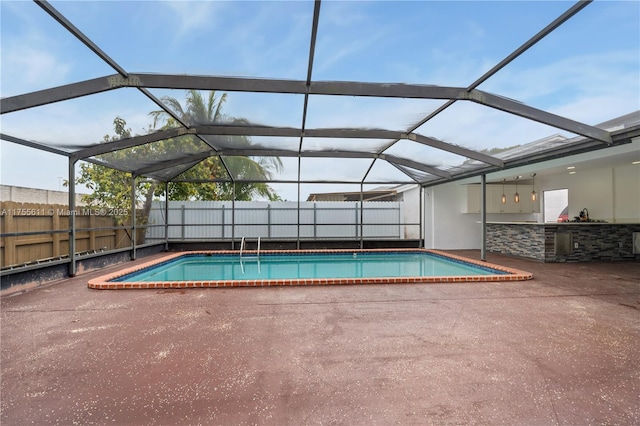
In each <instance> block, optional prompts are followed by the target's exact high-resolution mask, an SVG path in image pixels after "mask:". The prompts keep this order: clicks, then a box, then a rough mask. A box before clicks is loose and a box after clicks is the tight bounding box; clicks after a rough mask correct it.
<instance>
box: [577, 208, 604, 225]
mask: <svg viewBox="0 0 640 426" xmlns="http://www.w3.org/2000/svg"><path fill="white" fill-rule="evenodd" d="M571 222H591V223H607V221H606V220H594V219H589V210H587V208H586V207H585V208H584V209H582V211H581V212H580V215H579V216H574V217H573V220H572V221H571Z"/></svg>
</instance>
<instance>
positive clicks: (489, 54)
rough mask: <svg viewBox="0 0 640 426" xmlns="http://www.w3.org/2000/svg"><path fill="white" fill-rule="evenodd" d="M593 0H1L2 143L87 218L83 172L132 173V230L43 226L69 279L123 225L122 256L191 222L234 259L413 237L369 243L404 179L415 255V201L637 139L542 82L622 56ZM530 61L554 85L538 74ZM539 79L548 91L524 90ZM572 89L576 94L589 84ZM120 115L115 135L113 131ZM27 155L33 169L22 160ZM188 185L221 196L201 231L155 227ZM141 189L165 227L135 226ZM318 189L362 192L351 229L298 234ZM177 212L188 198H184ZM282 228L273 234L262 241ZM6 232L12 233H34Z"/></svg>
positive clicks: (128, 222) (306, 225) (623, 104)
mask: <svg viewBox="0 0 640 426" xmlns="http://www.w3.org/2000/svg"><path fill="white" fill-rule="evenodd" d="M9 3H11V4H9ZM603 3H604V4H598V2H594V3H591V2H589V1H579V2H577V3H567V2H453V3H451V2H353V3H351V2H322V1H320V0H318V1H314V2H311V1H308V2H307V1H304V2H239V3H234V2H194V3H191V2H181V3H180V4H173V3H168V2H91V3H81V2H51V3H49V2H46V1H36V2H29V3H24V2H16V3H13V2H3V4H2V8H3V10H2V15H3V18H2V19H3V30H2V31H3V46H2V50H3V83H2V96H3V98H2V102H1V113H2V134H1V138H2V141H3V149H5V148H4V147H5V146H8V145H12V146H13V145H18V146H21V147H27V148H32V149H36V150H41V151H45V152H47V153H50V154H54V155H57V156H61V157H66V158H67V159H68V175H67V176H65V179H66V180H67V181H68V182H69V206H68V208H69V211H71V212H75V211H77V210H78V209H79V207H78V206H76V197H75V194H76V192H77V188H76V183H75V182H76V179H77V178H78V173H79V172H78V167H79V165H80V164H89V165H97V166H106V167H108V168H110V169H115V170H118V171H120V172H123V173H127V174H128V175H127V176H129V179H130V183H131V186H130V194H128V196H129V199H130V210H131V212H129V216H128V217H123V218H122V219H121V221H120V222H118V223H114V225H113V226H112V227H110V226H106V225H96V223H95V222H91V221H87V222H86V223H83V225H82V226H81V227H78V222H77V220H78V218H77V217H76V215H75V214H73V213H72V214H69V215H62V216H65V219H64V221H65V222H64V226H65V227H67V228H64V227H63V229H56V230H54V231H49V232H48V234H60V235H63V236H64V238H67V236H68V240H67V241H68V246H65V248H64V249H62V250H60V251H59V254H60V256H59V257H60V258H59V260H57V261H59V262H64V263H69V264H70V274H71V275H74V274H75V273H76V261H77V259H78V258H79V256H80V257H82V253H81V252H85V251H86V253H84V255H85V256H90V255H94V254H95V253H89V251H92V250H83V249H82V248H80V249H79V247H78V246H77V239H78V235H79V234H80V233H86V234H87V235H89V234H90V233H91V232H94V233H95V232H100V231H102V230H104V229H107V228H108V229H115V230H122V231H126V232H125V233H126V235H127V236H128V237H127V238H128V240H127V243H126V244H125V245H124V247H113V250H116V251H117V250H120V251H130V252H131V253H132V256H133V257H134V258H135V256H136V250H137V249H140V248H142V247H146V246H149V245H154V244H158V243H160V244H169V242H171V241H170V240H175V241H183V240H184V239H185V238H184V235H185V234H184V232H185V226H192V225H198V226H205V227H206V226H207V225H210V226H211V228H210V230H213V229H216V230H218V231H220V232H217V231H216V232H213V231H210V234H206V233H204V234H201V235H200V237H202V238H200V239H201V240H212V241H213V240H225V241H229V242H230V243H231V245H232V247H234V246H235V247H237V244H238V242H239V240H240V238H242V237H244V236H246V237H247V238H257V237H262V238H263V239H269V238H273V239H284V240H290V241H294V242H296V243H297V244H298V246H299V245H300V242H301V241H305V240H317V239H338V240H339V239H341V238H342V239H350V240H355V241H358V242H359V244H360V246H362V245H363V244H364V241H365V240H366V239H368V238H369V239H375V240H384V239H403V238H406V235H407V234H406V232H404V231H403V230H399V231H398V232H395V231H394V232H393V233H392V234H385V232H388V229H387V230H386V231H384V230H382V231H379V232H378V231H372V230H370V231H366V230H365V227H366V226H369V227H370V229H373V227H376V226H378V227H384V226H386V225H387V224H388V222H387V220H388V219H387V218H384V219H381V218H380V217H379V215H377V213H371V212H372V211H373V210H372V209H374V210H375V209H376V208H382V207H380V206H379V205H374V204H375V203H373V204H369V203H370V202H368V201H364V198H365V197H364V194H365V193H367V192H368V191H372V190H377V189H380V188H381V187H382V188H387V189H388V188H399V187H406V186H407V185H409V186H411V185H413V186H415V195H413V196H411V197H405V198H404V199H403V200H402V199H401V198H398V200H397V201H396V202H397V203H399V204H402V207H398V208H397V209H398V211H394V212H393V213H392V216H393V215H395V216H393V217H394V218H397V222H396V223H395V224H394V225H389V226H396V227H399V226H401V225H402V226H407V227H409V228H411V229H412V231H411V232H410V234H411V235H412V239H416V240H417V241H418V244H419V245H420V244H422V243H421V238H422V226H423V221H424V217H425V212H424V211H423V196H424V195H423V189H424V188H427V187H430V186H435V185H440V184H442V183H446V182H451V181H454V180H460V179H467V178H471V177H477V178H478V179H480V180H481V182H482V183H483V185H484V184H486V182H487V179H491V174H492V173H495V172H497V171H501V170H507V169H510V168H516V167H520V166H523V165H526V164H532V163H535V162H542V161H546V160H549V159H553V158H559V157H563V156H567V155H572V154H575V153H582V152H587V151H592V150H598V149H604V148H608V147H613V146H616V145H620V144H626V143H629V142H630V141H631V138H632V137H636V136H638V134H639V132H638V128H637V126H636V127H634V128H632V129H629V128H622V129H613V130H612V129H608V130H607V129H605V128H602V127H599V126H597V125H595V124H596V123H600V122H604V121H606V120H608V119H610V118H614V117H616V116H618V115H621V114H622V113H620V112H619V111H610V112H608V111H604V112H603V111H600V112H599V113H598V114H600V115H598V114H591V115H590V114H589V113H588V112H587V110H588V109H589V108H591V109H598V108H597V103H598V102H599V98H598V96H594V97H593V100H592V102H593V103H594V104H592V105H589V108H587V105H584V104H581V106H582V107H583V109H580V108H578V107H577V105H573V106H574V108H573V109H572V108H571V102H569V103H567V104H566V105H561V106H559V107H557V106H554V102H549V99H548V98H547V97H558V98H561V97H563V96H569V95H567V93H565V90H567V89H566V87H565V86H563V84H565V83H566V82H565V81H561V80H562V79H561V78H557V75H556V74H554V72H553V69H554V66H558V67H563V66H565V65H566V64H563V60H564V58H565V57H568V56H569V53H575V52H577V53H578V54H579V55H581V57H582V58H587V59H584V60H585V61H587V60H588V58H589V55H596V54H599V53H602V52H607V51H608V50H611V49H614V48H615V47H616V45H607V44H606V42H610V40H612V39H615V37H616V36H617V37H618V38H619V39H618V41H616V42H615V43H620V44H622V45H624V46H627V45H628V43H629V40H628V39H630V38H633V35H634V30H633V29H630V30H629V29H627V30H625V29H624V28H617V27H616V25H615V22H614V21H613V20H615V16H614V15H613V12H612V11H611V9H609V8H610V7H611V4H612V3H611V2H603ZM607 3H608V5H607ZM453 4H455V7H454V5H453ZM238 5H241V7H240V6H238ZM616 5H617V6H618V7H622V6H624V2H622V3H619V4H618V3H616ZM621 5H622V6H621ZM617 12H620V11H619V10H618V11H617ZM636 13H637V11H636ZM600 15H602V17H601V18H599V19H602V20H605V19H608V20H609V21H608V22H607V24H608V25H604V21H603V25H602V26H600V27H599V28H598V31H585V27H586V26H588V25H589V24H587V22H589V21H586V18H585V17H589V18H590V19H595V18H594V17H599V16H600ZM23 21H24V22H27V21H28V22H29V23H30V24H31V25H33V26H34V27H37V28H38V30H37V35H33V36H32V37H30V38H29V39H28V42H29V43H31V44H30V45H28V46H27V45H26V44H25V43H22V42H19V37H18V36H15V37H16V38H15V39H14V38H12V37H14V34H20V32H19V31H17V32H12V33H11V34H12V35H11V36H9V35H8V34H9V33H8V31H9V28H10V26H16V27H18V26H20V25H21V23H23ZM430 23H432V24H430ZM436 23H437V25H436ZM5 32H7V33H6V34H5ZM577 33H579V34H580V37H581V38H580V39H579V40H576V38H575V37H574V34H577ZM505 34H508V37H507V36H505ZM584 34H586V35H584ZM635 35H636V36H637V33H636V34H635ZM504 40H508V41H507V42H504ZM631 43H636V44H637V41H635V42H633V41H631ZM50 50H54V51H56V53H55V55H59V56H56V58H58V59H55V60H54V59H51V62H50V63H49V65H48V66H49V69H48V71H47V72H48V73H50V74H54V75H53V76H52V77H51V78H50V79H47V78H31V74H30V72H31V70H30V69H28V68H27V69H23V68H21V67H22V66H23V64H25V63H27V62H26V61H27V60H28V58H29V57H30V55H36V52H39V53H41V54H43V55H44V52H47V51H50ZM21 55H23V57H22V59H20V60H18V59H16V58H19V57H21ZM55 55H54V54H51V57H54V56H55ZM47 57H48V56H47ZM21 64H22V65H21ZM45 67H47V65H45ZM569 67H570V68H572V72H573V73H576V75H580V71H581V70H580V67H585V68H588V67H587V66H586V65H585V63H584V62H582V63H581V62H579V61H578V62H576V63H572V64H569ZM534 68H535V70H538V71H539V70H540V69H544V70H545V72H547V74H546V75H541V73H539V74H537V75H536V76H532V75H531V73H534V74H535V72H533V71H532V70H533V69H534ZM590 71H591V70H590V69H585V70H584V73H585V74H588V73H589V72H590ZM34 72H35V71H34ZM47 72H45V73H43V75H45V74H47ZM563 72H564V71H563ZM570 75H572V74H570ZM636 76H637V75H636ZM565 77H566V76H565ZM536 78H539V79H544V80H545V81H544V84H535V85H533V82H534V81H536ZM567 78H569V77H567ZM605 80H606V79H605ZM617 83H619V82H615V83H613V84H617ZM622 83H624V82H622ZM528 84H532V86H528ZM554 84H557V85H558V91H555V90H554ZM580 84H581V83H580V82H579V81H576V82H574V83H571V84H569V85H568V86H571V88H572V89H575V90H576V91H578V92H579V91H581V90H591V88H589V87H579V86H580ZM585 84H586V83H585ZM594 84H604V83H603V80H602V79H596V80H595V83H594ZM542 88H544V91H546V92H545V93H537V92H538V91H543V90H542ZM604 90H605V91H606V90H607V89H606V88H605V89H604ZM495 91H499V93H494V92H495ZM629 92H631V93H629ZM211 93H214V94H215V97H213V96H211V97H209V95H210V94H211ZM618 95H620V96H622V97H623V98H621V99H620V103H619V104H620V108H622V111H623V112H624V113H627V112H629V111H630V110H631V108H629V107H628V105H634V104H637V93H636V94H634V93H633V90H631V91H629V90H624V87H623V88H622V90H617V91H615V92H612V93H611V96H613V97H615V96H618ZM625 97H626V98H625ZM522 98H524V99H522ZM518 99H520V100H518ZM521 100H527V102H521ZM203 108H204V109H203ZM569 116H571V117H574V118H570V117H569ZM116 117H118V118H120V119H122V120H124V122H125V123H124V125H123V126H122V127H121V128H120V131H119V132H118V131H117V129H116V130H114V119H116ZM131 129H132V130H131ZM114 133H116V135H115V136H113V135H114ZM105 135H107V136H105ZM534 141H545V143H535V144H530V142H534ZM7 143H10V144H7ZM21 160H22V161H23V162H24V166H23V167H25V168H27V167H30V164H29V158H21ZM52 179H55V177H52ZM184 183H198V184H200V185H209V186H208V187H206V188H210V189H208V190H210V191H214V192H215V191H219V192H220V194H224V196H223V195H219V196H211V197H209V198H206V197H205V198H206V199H207V200H209V201H211V202H217V203H219V204H217V205H216V207H215V209H214V208H213V207H212V208H211V209H212V210H211V211H210V215H209V216H208V217H209V219H206V220H205V222H203V223H188V222H187V223H185V222H184V221H183V222H181V223H180V222H176V223H169V221H168V220H167V218H169V217H172V215H180V214H184V207H183V208H182V209H183V210H182V213H180V208H181V207H180V205H181V204H175V205H174V206H173V207H171V203H174V202H176V201H178V200H177V199H176V198H175V197H172V188H177V186H174V185H179V184H184ZM150 185H152V187H153V189H154V191H155V194H156V197H155V204H154V207H153V209H154V210H155V213H154V214H156V216H154V217H156V218H157V219H154V221H152V222H136V219H135V218H136V213H135V212H136V211H140V210H141V209H142V208H143V207H142V206H143V204H144V201H145V200H144V197H145V194H146V193H145V191H148V188H149V186H150ZM247 188H250V189H253V188H262V189H264V188H267V189H268V191H269V192H268V195H265V193H262V195H259V194H258V193H254V194H253V196H252V197H249V199H250V198H253V200H254V202H255V201H256V200H262V201H263V202H264V216H263V218H267V217H268V218H271V219H270V220H272V222H268V223H267V222H263V223H257V224H253V223H252V224H248V223H245V222H242V219H241V216H242V214H244V213H246V212H245V210H244V209H247V208H249V207H247V205H244V204H241V203H245V202H248V201H247V199H248V198H241V197H240V196H239V191H241V190H244V189H247ZM322 192H332V193H339V192H349V193H354V192H356V193H360V194H361V198H360V200H356V201H353V206H352V207H350V211H349V213H347V214H348V215H349V217H350V218H353V222H345V223H347V225H344V226H345V227H347V226H348V227H350V228H349V229H350V230H351V231H349V233H345V234H340V235H336V234H335V233H331V232H329V231H327V229H331V225H335V226H334V227H333V229H337V228H338V227H340V226H342V222H335V223H333V222H331V220H334V219H326V220H320V222H319V223H318V222H314V223H311V222H310V221H312V220H316V221H318V214H319V213H318V211H319V210H318V209H323V208H325V209H327V207H326V206H327V205H325V206H324V207H323V206H322V203H318V204H316V205H315V207H314V205H313V204H309V203H310V202H307V201H306V199H307V197H308V194H310V193H322ZM167 194H168V195H169V200H170V202H169V203H167V202H166V200H167ZM201 195H202V194H200V196H201ZM216 197H217V198H216ZM269 197H270V198H271V200H268V198H269ZM195 198H198V197H197V196H195ZM201 198H202V197H201ZM181 201H184V202H193V201H194V195H193V194H192V195H189V196H185V197H184V198H183V199H182V200H181ZM182 205H183V204H182ZM283 205H286V209H287V212H288V213H287V214H286V215H285V216H286V219H280V218H279V219H277V220H279V221H281V222H278V223H273V217H275V216H268V215H275V214H276V213H275V212H276V211H277V210H278V209H283V207H282V206H283ZM318 206H319V207H318ZM100 207H103V206H100ZM106 207H109V206H106ZM170 208H171V209H175V213H171V212H170V210H169V209H170ZM216 209H217V210H216ZM267 209H269V210H270V212H269V213H266V212H267ZM313 209H315V213H314V210H313ZM329 209H334V210H335V209H336V207H331V208H329ZM401 209H403V211H404V212H407V211H411V212H413V213H412V214H413V215H414V216H407V215H406V214H404V213H400V210H401ZM163 210H164V211H163ZM172 212H174V210H172ZM147 213H148V212H147ZM325 213H326V212H322V214H325ZM314 215H315V216H314ZM123 216H126V215H123ZM407 217H409V218H408V219H407ZM175 218H176V220H178V219H177V216H175ZM67 220H68V222H67ZM162 220H164V222H162ZM207 220H208V222H207ZM264 220H268V219H264ZM336 220H337V219H336ZM394 220H395V219H394ZM223 221H224V222H223ZM483 221H484V218H483ZM312 224H313V225H314V226H313V227H311V225H312ZM267 225H268V226H267ZM285 225H286V226H287V229H286V232H284V231H283V232H284V233H283V234H282V235H280V236H277V237H276V235H275V234H272V232H275V231H274V229H275V228H276V227H278V226H285ZM240 226H244V227H246V226H256V228H251V229H249V230H247V229H248V228H245V229H244V230H243V229H241V228H240ZM319 226H324V227H325V229H324V230H322V231H320V234H321V235H319V234H318V229H319V228H318V227H319ZM283 229H284V228H283ZM381 229H382V228H381ZM389 229H390V228H389ZM394 229H395V228H394ZM3 232H4V234H3V238H5V239H7V238H15V237H18V236H20V235H29V233H28V232H22V233H13V234H12V233H6V232H5V231H4V230H3ZM181 232H182V234H181ZM323 232H326V233H324V234H323ZM483 232H484V230H483ZM44 233H45V234H47V232H44ZM414 235H416V237H413V236H414ZM5 249H6V246H5ZM93 251H95V250H93Z"/></svg>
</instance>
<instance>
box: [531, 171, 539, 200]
mask: <svg viewBox="0 0 640 426" xmlns="http://www.w3.org/2000/svg"><path fill="white" fill-rule="evenodd" d="M537 199H538V193H537V192H536V174H535V173H531V201H536V200H537Z"/></svg>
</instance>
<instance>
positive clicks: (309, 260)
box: [88, 249, 532, 289]
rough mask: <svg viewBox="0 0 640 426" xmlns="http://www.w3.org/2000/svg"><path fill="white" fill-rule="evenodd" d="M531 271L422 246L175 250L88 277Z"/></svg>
mask: <svg viewBox="0 0 640 426" xmlns="http://www.w3.org/2000/svg"><path fill="white" fill-rule="evenodd" d="M531 278H532V274H530V273H528V272H524V271H519V270H515V269H511V268H505V267H503V266H499V265H494V264H488V263H486V262H480V261H475V260H471V259H466V258H463V257H460V256H455V255H450V254H445V253H442V252H439V251H436V250H425V249H383V250H355V251H354V250H305V251H282V250H277V251H275V250H274V251H263V252H261V253H260V255H259V256H257V253H255V252H247V253H246V254H245V256H244V257H243V260H242V261H241V260H240V256H239V253H238V252H237V251H198V252H185V253H174V254H169V255H167V256H163V257H162V258H159V259H156V260H154V261H152V262H148V263H145V264H142V265H139V266H136V267H132V268H125V269H123V270H121V271H118V272H116V273H113V274H109V275H105V276H102V277H99V278H96V279H93V280H90V281H89V282H88V285H89V287H90V288H95V289H143V288H202V287H241V286H249V287H255V286H283V285H329V284H399V283H436V282H469V281H471V282H478V281H521V280H528V279H531Z"/></svg>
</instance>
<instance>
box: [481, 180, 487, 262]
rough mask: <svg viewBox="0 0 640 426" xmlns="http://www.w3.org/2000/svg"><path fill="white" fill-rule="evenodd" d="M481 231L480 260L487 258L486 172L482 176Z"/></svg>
mask: <svg viewBox="0 0 640 426" xmlns="http://www.w3.org/2000/svg"><path fill="white" fill-rule="evenodd" d="M480 233H481V240H482V244H481V248H480V260H482V261H483V262H485V261H486V260H487V175H485V174H484V173H483V174H482V175H481V176H480Z"/></svg>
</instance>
